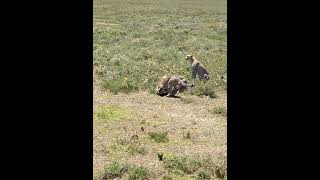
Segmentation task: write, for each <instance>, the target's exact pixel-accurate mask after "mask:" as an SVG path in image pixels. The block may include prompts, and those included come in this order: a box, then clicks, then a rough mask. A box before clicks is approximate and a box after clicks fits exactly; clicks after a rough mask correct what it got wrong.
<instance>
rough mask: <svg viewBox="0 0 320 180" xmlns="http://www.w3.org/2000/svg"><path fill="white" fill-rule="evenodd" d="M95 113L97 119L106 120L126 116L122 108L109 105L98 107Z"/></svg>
mask: <svg viewBox="0 0 320 180" xmlns="http://www.w3.org/2000/svg"><path fill="white" fill-rule="evenodd" d="M95 114H96V116H97V118H98V119H100V120H107V121H111V120H120V119H122V118H125V117H126V116H127V113H126V111H125V110H124V109H123V108H120V107H118V106H111V105H108V106H102V107H98V108H97V110H96V112H95Z"/></svg>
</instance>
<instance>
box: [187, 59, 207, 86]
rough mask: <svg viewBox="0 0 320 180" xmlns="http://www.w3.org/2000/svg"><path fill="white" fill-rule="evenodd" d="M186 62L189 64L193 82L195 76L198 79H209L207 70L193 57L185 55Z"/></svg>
mask: <svg viewBox="0 0 320 180" xmlns="http://www.w3.org/2000/svg"><path fill="white" fill-rule="evenodd" d="M186 60H187V61H188V62H189V64H190V65H191V68H192V79H193V80H195V79H196V76H197V75H198V76H199V79H200V80H201V79H205V80H209V79H210V74H209V72H208V70H207V69H206V68H205V67H204V66H203V65H202V64H201V63H200V62H199V61H198V60H197V59H196V58H195V57H193V55H187V56H186Z"/></svg>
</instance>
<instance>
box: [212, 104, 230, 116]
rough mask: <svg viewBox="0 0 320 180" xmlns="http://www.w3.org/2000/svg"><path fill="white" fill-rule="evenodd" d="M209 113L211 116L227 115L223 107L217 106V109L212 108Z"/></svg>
mask: <svg viewBox="0 0 320 180" xmlns="http://www.w3.org/2000/svg"><path fill="white" fill-rule="evenodd" d="M210 112H211V113H212V114H218V115H222V116H226V115H227V108H226V107H223V106H217V107H213V108H212V109H211V110H210Z"/></svg>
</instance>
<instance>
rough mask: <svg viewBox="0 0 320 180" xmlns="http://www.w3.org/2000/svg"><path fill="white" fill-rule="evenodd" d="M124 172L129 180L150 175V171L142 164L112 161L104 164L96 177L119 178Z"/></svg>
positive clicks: (105, 179) (137, 179)
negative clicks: (106, 164)
mask: <svg viewBox="0 0 320 180" xmlns="http://www.w3.org/2000/svg"><path fill="white" fill-rule="evenodd" d="M126 174H127V175H128V176H129V179H130V180H145V179H148V178H149V177H150V175H151V172H150V171H149V170H148V169H147V168H145V167H143V166H136V165H127V164H120V163H118V162H113V163H111V164H109V165H108V166H106V167H105V169H104V172H103V173H102V174H101V175H100V176H99V177H97V178H96V179H99V180H109V179H115V178H121V177H123V176H124V175H126Z"/></svg>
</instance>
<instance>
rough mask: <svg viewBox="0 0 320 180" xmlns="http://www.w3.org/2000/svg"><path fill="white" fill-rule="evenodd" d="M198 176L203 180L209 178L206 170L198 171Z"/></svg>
mask: <svg viewBox="0 0 320 180" xmlns="http://www.w3.org/2000/svg"><path fill="white" fill-rule="evenodd" d="M198 178H199V179H203V180H205V179H211V176H210V174H209V173H207V172H205V171H200V172H199V173H198Z"/></svg>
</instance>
